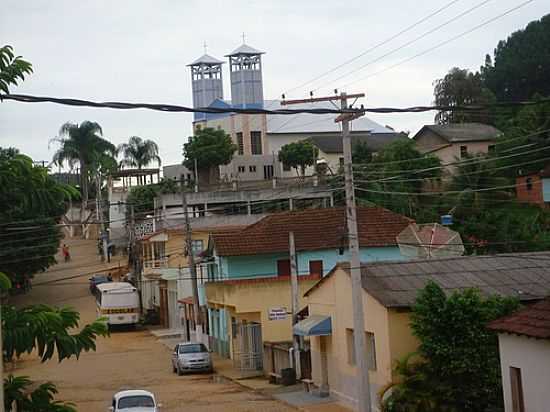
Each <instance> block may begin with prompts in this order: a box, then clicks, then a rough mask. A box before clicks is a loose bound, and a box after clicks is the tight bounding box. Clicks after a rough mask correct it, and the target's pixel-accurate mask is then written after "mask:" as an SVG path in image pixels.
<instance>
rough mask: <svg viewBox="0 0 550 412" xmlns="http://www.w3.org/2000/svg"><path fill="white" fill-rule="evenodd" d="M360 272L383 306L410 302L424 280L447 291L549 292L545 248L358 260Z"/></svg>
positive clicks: (526, 296) (549, 260)
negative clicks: (413, 259)
mask: <svg viewBox="0 0 550 412" xmlns="http://www.w3.org/2000/svg"><path fill="white" fill-rule="evenodd" d="M344 269H345V270H348V269H347V268H345V267H344ZM361 274H362V282H363V288H365V290H367V291H368V292H369V294H371V295H372V296H374V297H375V298H376V299H378V300H379V301H380V303H382V304H383V305H385V306H388V307H392V306H396V307H400V306H402V307H408V306H411V305H412V304H413V303H414V300H415V298H416V295H417V294H418V292H419V291H420V290H421V289H423V288H424V287H425V286H426V284H427V283H428V282H429V281H430V280H432V281H434V282H436V283H437V284H439V285H440V286H441V287H442V288H443V289H444V290H445V291H446V292H447V293H452V292H453V291H455V290H460V289H465V288H478V289H480V290H481V292H482V293H484V294H486V295H492V294H499V295H503V296H514V297H518V298H520V299H521V300H533V299H541V298H543V297H545V296H547V295H550V252H537V253H516V254H507V255H494V256H461V257H454V258H440V259H427V260H417V261H406V262H375V263H364V264H362V265H361Z"/></svg>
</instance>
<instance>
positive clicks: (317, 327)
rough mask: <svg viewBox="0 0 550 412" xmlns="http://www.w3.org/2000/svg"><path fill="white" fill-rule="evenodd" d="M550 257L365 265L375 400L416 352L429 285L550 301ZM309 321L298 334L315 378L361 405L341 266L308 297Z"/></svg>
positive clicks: (347, 281) (345, 272) (347, 286)
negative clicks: (420, 300)
mask: <svg viewBox="0 0 550 412" xmlns="http://www.w3.org/2000/svg"><path fill="white" fill-rule="evenodd" d="M548 256H549V253H548V252H538V253H531V254H528V255H526V254H520V253H518V254H513V253H511V254H506V255H495V256H461V257H449V258H432V259H426V260H412V261H402V262H372V263H362V264H361V282H362V287H363V312H364V319H365V325H364V330H363V331H362V332H363V333H366V334H367V336H366V338H367V339H366V341H367V353H366V354H365V356H367V357H368V360H369V363H370V371H369V377H370V384H371V400H372V404H373V407H374V408H375V409H374V410H376V407H377V404H378V395H379V392H380V389H381V388H383V387H384V386H385V385H387V384H388V383H390V382H391V381H392V380H394V379H395V378H396V376H395V375H394V371H393V367H394V366H395V361H396V360H399V359H402V358H403V357H404V356H405V355H407V354H409V353H411V352H414V351H416V349H417V346H418V341H417V339H416V338H415V337H414V336H413V334H412V330H411V328H410V325H409V323H410V308H411V306H412V305H413V304H414V302H415V299H416V296H417V295H418V293H419V291H420V290H422V289H423V288H424V287H425V286H426V284H427V283H428V282H429V281H433V282H435V283H437V284H438V285H439V286H440V287H441V288H442V289H443V290H444V291H445V293H447V294H450V293H452V292H454V291H457V290H463V289H466V288H476V289H478V290H479V291H480V292H481V293H482V294H484V295H486V296H490V295H494V294H498V295H501V296H509V297H519V299H520V300H522V301H526V302H527V301H531V300H533V299H541V298H543V297H544V296H547V295H550V282H549V281H548V279H547V277H545V276H543V275H542V274H547V273H549V272H548V271H549V270H550V259H548ZM305 297H306V298H307V304H308V309H309V318H307V319H305V320H303V321H301V322H299V323H298V324H296V325H295V327H294V333H295V334H298V335H302V336H309V338H310V346H311V361H312V379H313V380H314V383H315V385H316V386H318V387H319V388H320V389H321V391H325V392H330V393H331V394H333V395H334V396H336V397H338V398H340V399H342V400H343V401H345V402H347V403H349V404H351V405H355V404H356V399H357V395H356V393H357V386H356V376H357V368H356V366H355V354H354V344H353V333H354V329H353V315H352V303H351V277H350V271H349V264H348V263H340V264H338V265H336V267H335V268H334V269H333V270H332V271H331V272H330V273H329V274H328V275H327V276H325V277H324V278H323V279H321V280H320V281H319V282H318V283H317V284H316V285H315V286H314V287H312V288H311V289H310V290H308V291H307V292H306V293H305Z"/></svg>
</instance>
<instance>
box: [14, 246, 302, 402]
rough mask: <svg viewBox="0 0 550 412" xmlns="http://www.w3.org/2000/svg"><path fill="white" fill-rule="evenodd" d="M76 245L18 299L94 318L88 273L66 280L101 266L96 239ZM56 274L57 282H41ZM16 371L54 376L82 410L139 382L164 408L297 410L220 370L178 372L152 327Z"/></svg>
mask: <svg viewBox="0 0 550 412" xmlns="http://www.w3.org/2000/svg"><path fill="white" fill-rule="evenodd" d="M71 245H72V246H71V253H72V255H73V261H72V262H71V263H68V264H60V265H58V266H56V267H54V268H52V270H50V271H48V272H46V273H44V274H40V275H37V277H36V279H35V284H34V287H33V290H32V291H31V292H30V293H29V294H28V295H26V296H23V297H19V298H17V299H16V300H15V303H17V304H29V303H49V304H55V305H70V306H73V307H75V308H76V309H77V310H79V311H80V312H81V316H82V320H83V321H84V322H87V321H88V322H89V321H91V320H93V319H94V318H95V300H94V298H93V297H92V296H91V295H90V293H89V292H88V283H87V279H88V276H83V277H81V278H74V279H69V280H64V278H66V277H69V276H74V275H77V274H80V273H86V272H89V271H90V270H94V269H95V270H97V269H98V263H97V255H95V249H94V248H95V242H93V241H88V242H87V241H81V240H79V241H73V242H71ZM92 265H94V266H92ZM99 267H100V266H99ZM52 280H56V282H54V283H48V284H44V285H40V283H41V282H50V281H52ZM7 369H9V366H8V367H7ZM13 372H14V373H15V374H17V375H28V376H30V377H31V378H32V379H33V380H36V381H46V380H50V381H52V382H54V383H55V384H56V385H57V386H58V389H59V390H60V393H59V396H58V397H59V399H63V400H69V401H72V402H74V403H75V404H76V406H77V408H78V410H79V411H80V412H96V411H107V408H108V407H109V405H110V400H111V397H112V395H113V394H114V393H115V392H116V391H118V390H121V389H138V388H139V389H146V390H150V391H152V392H153V393H155V395H156V396H157V399H158V400H159V401H160V402H161V403H162V404H163V408H162V411H165V412H175V411H268V412H269V411H292V410H294V409H292V408H290V407H287V406H286V405H284V404H282V403H279V402H277V401H275V400H272V399H269V398H265V397H264V396H262V395H260V394H256V393H253V392H248V391H246V390H244V389H243V388H242V387H241V386H239V385H237V384H234V383H231V382H226V381H219V378H218V377H216V376H210V375H188V376H183V377H179V376H177V375H176V374H173V373H172V369H171V366H170V350H169V349H168V348H166V347H165V346H164V345H162V344H161V343H159V342H158V341H157V340H156V338H154V337H153V336H151V335H150V334H149V333H148V332H147V331H131V332H121V331H119V332H113V333H112V334H111V336H110V337H109V338H100V339H99V340H98V347H97V351H96V352H90V353H85V354H83V355H82V356H81V358H80V359H79V360H76V359H70V360H65V361H63V362H62V363H61V364H59V363H57V362H56V360H55V359H53V360H51V361H49V362H46V363H44V364H41V363H40V361H39V360H37V359H36V357H34V356H28V357H25V358H23V359H22V360H21V361H20V362H18V363H17V365H16V367H15V370H14V371H13Z"/></svg>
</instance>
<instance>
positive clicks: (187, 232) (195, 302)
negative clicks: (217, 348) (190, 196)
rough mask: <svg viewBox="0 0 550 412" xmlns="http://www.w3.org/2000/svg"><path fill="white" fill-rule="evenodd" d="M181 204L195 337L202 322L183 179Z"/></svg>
mask: <svg viewBox="0 0 550 412" xmlns="http://www.w3.org/2000/svg"><path fill="white" fill-rule="evenodd" d="M181 206H182V208H183V216H184V219H185V247H186V249H187V262H188V264H189V271H190V272H191V288H192V289H193V312H194V313H193V315H194V320H195V337H197V335H198V327H199V323H200V324H201V333H202V322H201V317H200V313H199V310H200V309H199V287H198V284H197V268H196V266H195V256H193V241H192V239H191V223H190V222H189V213H188V212H187V196H186V193H185V187H184V184H183V181H182V182H181Z"/></svg>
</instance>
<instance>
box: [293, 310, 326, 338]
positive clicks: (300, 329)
mask: <svg viewBox="0 0 550 412" xmlns="http://www.w3.org/2000/svg"><path fill="white" fill-rule="evenodd" d="M294 334H295V335H298V336H328V335H332V321H331V319H330V316H324V315H310V316H309V317H308V318H306V319H304V320H302V321H300V322H298V323H297V324H296V325H294Z"/></svg>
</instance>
